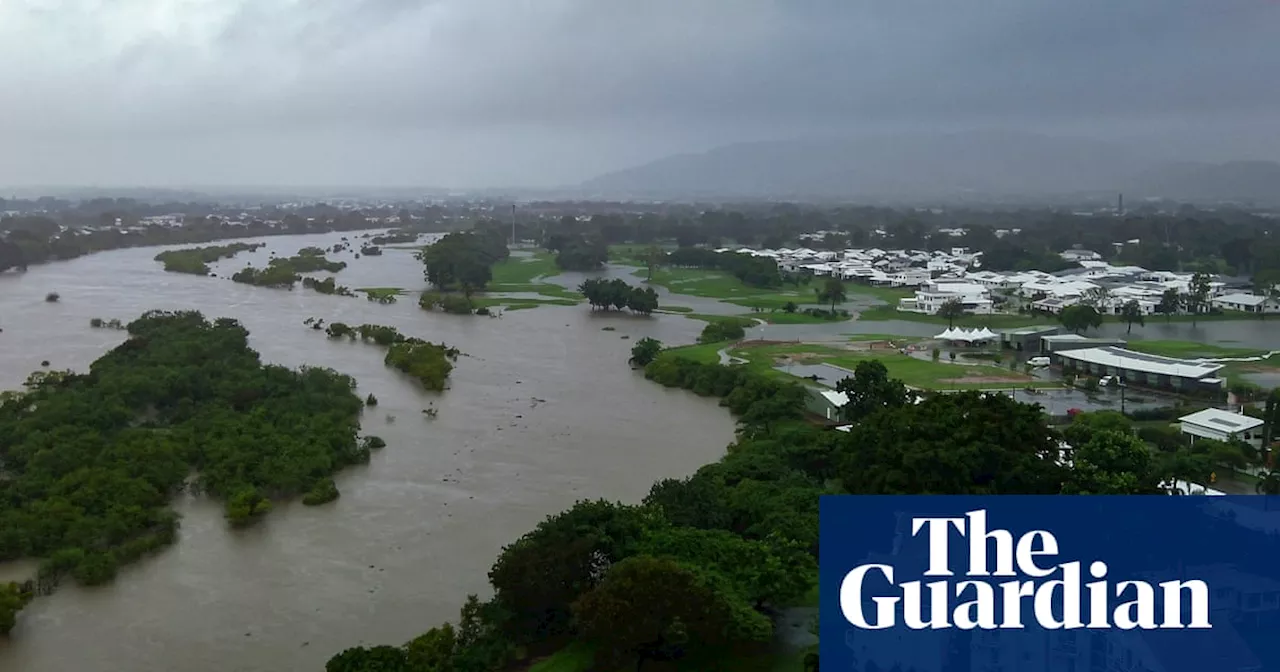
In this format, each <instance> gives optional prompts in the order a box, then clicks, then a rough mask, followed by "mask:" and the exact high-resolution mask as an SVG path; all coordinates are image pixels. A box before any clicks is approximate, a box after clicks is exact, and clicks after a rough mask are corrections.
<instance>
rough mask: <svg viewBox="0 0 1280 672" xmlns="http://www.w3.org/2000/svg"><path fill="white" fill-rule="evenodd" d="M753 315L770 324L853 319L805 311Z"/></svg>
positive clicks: (820, 322) (822, 322)
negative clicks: (820, 315) (811, 313)
mask: <svg viewBox="0 0 1280 672" xmlns="http://www.w3.org/2000/svg"><path fill="white" fill-rule="evenodd" d="M751 317H759V318H760V319H762V320H764V321H765V322H768V323H769V324H828V323H832V322H847V321H849V320H850V319H851V318H849V317H839V316H837V317H834V318H831V317H819V316H816V315H806V314H804V313H784V312H782V311H778V312H776V313H754V314H752V315H751Z"/></svg>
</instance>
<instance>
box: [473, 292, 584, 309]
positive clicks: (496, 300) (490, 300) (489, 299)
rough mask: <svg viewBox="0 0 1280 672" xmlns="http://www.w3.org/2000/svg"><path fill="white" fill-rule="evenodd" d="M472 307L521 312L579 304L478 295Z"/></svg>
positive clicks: (576, 303)
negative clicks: (543, 307)
mask: <svg viewBox="0 0 1280 672" xmlns="http://www.w3.org/2000/svg"><path fill="white" fill-rule="evenodd" d="M471 305H472V307H474V308H494V307H497V306H502V307H503V308H505V309H506V310H519V309H520V308H537V307H538V306H576V305H578V302H577V301H574V300H570V299H557V298H545V299H531V298H507V297H501V296H488V295H481V294H477V295H476V296H473V297H471Z"/></svg>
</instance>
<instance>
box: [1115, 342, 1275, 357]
mask: <svg viewBox="0 0 1280 672" xmlns="http://www.w3.org/2000/svg"><path fill="white" fill-rule="evenodd" d="M1277 346H1280V339H1277ZM1125 347H1127V348H1128V349H1130V350H1133V351H1136V352H1145V353H1147V354H1149V355H1160V356H1162V357H1176V358H1179V359H1196V358H1199V357H1256V356H1261V355H1265V354H1267V353H1266V352H1265V351H1261V350H1256V349H1252V348H1231V347H1225V346H1221V345H1214V344H1212V343H1197V342H1195V341H1172V340H1170V341H1129V342H1128V344H1127V345H1126V346H1125Z"/></svg>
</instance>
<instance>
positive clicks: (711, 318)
mask: <svg viewBox="0 0 1280 672" xmlns="http://www.w3.org/2000/svg"><path fill="white" fill-rule="evenodd" d="M684 317H687V318H689V319H691V320H702V321H703V322H717V323H719V322H731V323H733V324H736V325H738V326H740V327H742V328H743V329H750V328H751V327H754V326H756V320H755V318H753V317H747V316H745V315H708V314H706V313H684Z"/></svg>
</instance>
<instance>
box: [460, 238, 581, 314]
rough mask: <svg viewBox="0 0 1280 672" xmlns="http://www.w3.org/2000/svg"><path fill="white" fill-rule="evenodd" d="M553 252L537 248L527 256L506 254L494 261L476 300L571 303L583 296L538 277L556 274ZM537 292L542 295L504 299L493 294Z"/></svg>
mask: <svg viewBox="0 0 1280 672" xmlns="http://www.w3.org/2000/svg"><path fill="white" fill-rule="evenodd" d="M559 274H560V269H558V268H556V262H555V256H553V255H552V254H551V253H550V252H546V251H541V250H539V251H537V252H535V253H534V254H533V256H531V257H523V256H521V257H508V258H507V259H504V260H503V261H501V262H499V263H497V264H494V266H493V279H492V280H490V281H489V284H488V285H487V286H486V287H485V294H484V295H483V296H482V298H481V299H480V300H482V301H485V302H488V305H510V304H505V303H503V302H506V301H517V300H518V301H521V302H530V301H533V302H537V303H541V304H545V305H556V306H572V305H574V304H576V303H578V302H579V301H582V300H583V299H584V298H585V297H583V296H582V294H580V293H578V292H575V291H573V290H571V289H567V288H565V287H562V286H560V285H557V284H555V283H551V282H540V281H539V280H540V279H541V278H549V277H551V276H555V275H559ZM512 293H522V294H538V295H540V296H543V297H546V298H545V299H530V298H522V299H504V298H502V297H499V296H493V295H494V294H512Z"/></svg>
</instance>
